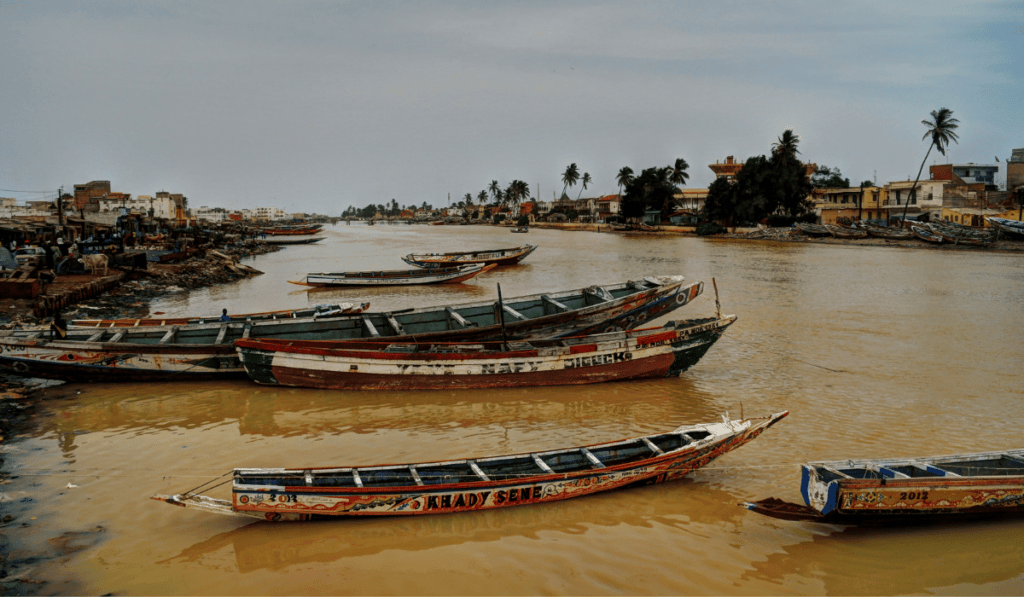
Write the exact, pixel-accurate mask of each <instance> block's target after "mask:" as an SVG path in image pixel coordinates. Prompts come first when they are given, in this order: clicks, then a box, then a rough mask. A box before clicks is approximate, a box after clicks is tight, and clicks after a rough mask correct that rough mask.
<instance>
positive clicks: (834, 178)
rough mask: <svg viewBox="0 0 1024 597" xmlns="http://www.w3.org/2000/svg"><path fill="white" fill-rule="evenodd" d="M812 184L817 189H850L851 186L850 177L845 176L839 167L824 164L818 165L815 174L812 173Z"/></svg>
mask: <svg viewBox="0 0 1024 597" xmlns="http://www.w3.org/2000/svg"><path fill="white" fill-rule="evenodd" d="M811 186H812V187H814V188H816V189H848V188H850V179H849V178H843V173H842V172H840V171H839V168H829V167H828V166H825V165H822V166H818V168H817V169H816V170H815V171H814V174H812V175H811Z"/></svg>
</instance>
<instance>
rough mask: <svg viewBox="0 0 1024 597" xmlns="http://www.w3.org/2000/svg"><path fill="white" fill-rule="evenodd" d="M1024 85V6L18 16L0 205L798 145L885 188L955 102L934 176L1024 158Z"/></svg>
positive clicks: (287, 188)
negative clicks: (96, 193)
mask: <svg viewBox="0 0 1024 597" xmlns="http://www.w3.org/2000/svg"><path fill="white" fill-rule="evenodd" d="M1022 82H1024V4H1022V3H1021V2H965V1H963V0H960V1H953V2H945V1H935V0H931V1H927V2H891V1H884V2H790V1H781V2H780V1H776V2H772V3H767V2H737V1H730V0H715V1H708V2H703V1H694V2H683V1H678V2H643V1H631V2H548V1H538V2H531V1H515V0H512V1H503V2H500V3H498V2H469V1H467V2H430V1H428V0H417V1H412V2H371V1H369V0H365V1H356V2H341V1H320V2H311V1H309V2H304V1H289V2H263V1H257V0H244V1H242V0H238V1H235V0H219V1H218V0H214V1H203V2H189V1H182V0H175V1H163V0H146V1H142V2H127V1H124V2H122V1H115V0H111V1H93V0H75V1H60V0H50V1H33V0H28V1H17V0H15V1H11V0H0V138H2V143H0V189H3V190H2V191H0V196H7V197H18V198H19V199H22V200H25V199H32V198H34V197H36V196H37V195H33V194H29V193H24V192H20V191H38V190H49V189H53V190H55V189H57V188H58V187H60V186H63V187H64V188H65V190H69V189H70V188H71V185H74V184H76V183H84V182H88V181H90V180H109V181H110V182H111V185H112V188H113V190H115V191H120V192H126V193H132V194H133V195H151V194H153V193H155V192H156V191H160V190H166V191H169V192H172V193H183V194H185V195H186V196H187V197H188V198H189V204H190V205H191V206H193V207H198V206H201V205H206V206H211V207H213V206H220V207H226V208H245V207H254V206H278V207H282V208H284V209H286V210H288V211H306V212H317V213H325V214H330V215H337V214H339V213H340V212H341V211H342V210H344V209H345V208H346V207H348V206H349V205H355V206H357V207H363V206H365V205H367V204H369V203H375V204H376V203H386V202H390V201H391V200H392V199H395V200H396V201H398V203H399V204H401V205H408V204H415V205H420V204H421V203H423V202H427V203H430V204H433V205H434V206H435V207H436V206H443V205H445V204H447V201H448V196H449V194H450V195H451V200H452V203H454V202H456V201H458V200H459V199H460V198H461V197H462V196H463V195H465V193H467V192H469V193H473V195H474V196H475V195H476V194H477V193H478V192H479V191H480V190H482V189H484V188H486V187H487V185H488V184H489V183H490V181H491V180H498V181H499V182H500V183H501V185H502V186H503V187H504V186H506V185H507V184H508V183H509V182H510V181H511V180H513V179H521V180H524V181H526V182H527V183H528V184H529V185H530V189H531V191H532V192H533V193H534V194H535V196H536V195H537V194H538V187H539V197H540V198H542V199H550V198H551V197H552V194H553V193H554V192H559V193H560V192H561V190H562V183H561V174H562V172H564V170H565V168H566V166H568V165H569V164H570V163H571V162H575V163H576V164H577V165H578V166H579V169H580V171H581V172H588V173H590V175H591V177H592V178H593V184H592V185H591V186H590V187H589V188H588V189H587V190H586V191H585V192H584V195H585V196H590V195H600V194H607V193H615V192H617V191H618V189H617V187H616V182H615V176H616V174H617V173H618V171H619V169H620V168H621V167H623V166H629V167H631V168H632V169H633V170H634V171H635V172H637V173H639V172H640V171H641V170H642V169H644V168H649V167H652V166H666V165H668V164H670V163H671V162H673V161H674V160H675V159H676V158H679V157H681V158H684V159H686V160H687V161H688V162H689V163H690V173H691V178H690V181H689V184H688V185H687V186H689V187H706V186H707V185H708V184H709V183H710V182H711V181H712V180H713V173H712V172H711V170H710V169H708V167H707V165H708V164H710V163H714V162H715V161H717V160H724V158H725V157H726V156H728V155H734V156H736V158H737V159H740V160H744V159H746V158H747V157H750V156H753V155H761V154H766V153H768V152H769V151H770V148H771V144H772V143H773V142H774V141H775V140H776V139H777V138H778V137H779V135H781V134H782V132H783V131H784V130H786V129H793V131H794V132H795V133H796V134H797V135H798V136H799V137H800V150H801V158H802V159H804V160H807V161H813V162H816V163H818V164H825V165H829V166H833V167H839V168H840V169H841V170H842V173H843V175H844V176H846V177H849V178H850V180H851V182H852V183H853V184H857V183H858V182H860V181H861V180H864V179H873V178H876V177H877V180H878V182H880V183H884V182H887V181H890V180H900V179H903V180H906V179H907V178H913V176H914V175H915V174H916V173H917V168H918V166H919V165H920V163H921V160H922V159H923V158H924V154H925V151H926V150H927V143H926V142H924V141H922V140H921V137H922V135H923V134H924V133H925V128H924V126H923V125H922V124H921V120H922V119H925V118H928V117H929V114H930V112H931V111H932V110H936V109H938V108H941V107H947V108H950V109H951V110H953V112H954V116H955V117H956V118H958V119H959V120H960V128H959V130H958V133H959V135H960V143H959V145H954V146H953V147H952V148H951V151H950V158H949V159H944V158H942V157H941V156H938V155H937V154H936V153H935V152H933V153H932V155H933V156H936V159H935V160H933V159H932V158H929V163H933V161H937V162H938V163H944V162H947V161H953V162H956V163H961V162H978V163H993V162H994V161H995V157H996V156H999V159H1000V160H1005V159H1006V158H1007V157H1008V156H1009V155H1010V150H1011V149H1012V148H1014V147H1024V134H1022V133H1024V128H1022V126H1021V122H1022V120H1021V106H1022V105H1024V104H1022V93H1021V92H1022ZM926 176H927V171H926ZM1001 176H1002V177H1005V173H1002V172H1001ZM579 190H580V188H579V186H577V187H576V189H575V190H573V191H572V193H571V195H572V196H573V197H575V196H576V194H577V193H578V192H579ZM11 191H19V192H17V193H16V192H11Z"/></svg>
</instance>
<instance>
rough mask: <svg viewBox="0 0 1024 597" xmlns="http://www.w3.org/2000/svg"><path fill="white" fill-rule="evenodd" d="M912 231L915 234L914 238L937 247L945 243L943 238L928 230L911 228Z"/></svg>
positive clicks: (916, 227)
mask: <svg viewBox="0 0 1024 597" xmlns="http://www.w3.org/2000/svg"><path fill="white" fill-rule="evenodd" d="M910 231H911V232H913V233H914V236H916V237H917V238H919V239H921V240H923V241H925V242H927V243H933V244H936V245H941V244H942V243H943V238H942V237H941V236H939V235H938V234H935V233H934V232H932V231H931V230H928V229H926V228H922V227H920V226H911V227H910Z"/></svg>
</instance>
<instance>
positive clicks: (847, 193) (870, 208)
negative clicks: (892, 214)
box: [814, 187, 889, 224]
mask: <svg viewBox="0 0 1024 597" xmlns="http://www.w3.org/2000/svg"><path fill="white" fill-rule="evenodd" d="M887 197H888V191H887V190H886V189H885V188H882V187H851V188H846V189H815V192H814V204H815V205H814V207H815V211H816V212H817V214H818V216H819V218H820V221H821V223H822V224H835V223H836V222H837V221H838V220H839V219H840V218H849V219H850V220H858V219H863V220H886V219H888V217H889V214H888V210H887V209H885V200H886V198H887Z"/></svg>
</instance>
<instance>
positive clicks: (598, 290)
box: [583, 286, 615, 303]
mask: <svg viewBox="0 0 1024 597" xmlns="http://www.w3.org/2000/svg"><path fill="white" fill-rule="evenodd" d="M583 292H584V294H587V295H589V296H592V297H594V298H596V299H597V300H599V301H601V302H602V303H607V302H611V301H613V300H615V298H614V297H612V295H611V294H610V293H609V292H608V291H607V290H605V289H604V288H602V287H600V286H591V287H590V288H587V289H585V290H584V291H583Z"/></svg>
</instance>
